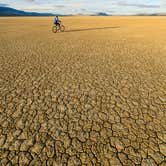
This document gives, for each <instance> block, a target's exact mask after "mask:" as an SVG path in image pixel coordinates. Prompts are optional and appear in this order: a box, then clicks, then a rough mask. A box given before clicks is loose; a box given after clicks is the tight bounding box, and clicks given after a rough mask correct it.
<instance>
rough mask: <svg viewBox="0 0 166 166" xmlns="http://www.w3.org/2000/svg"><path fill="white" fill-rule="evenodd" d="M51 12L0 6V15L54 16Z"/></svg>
mask: <svg viewBox="0 0 166 166" xmlns="http://www.w3.org/2000/svg"><path fill="white" fill-rule="evenodd" d="M54 15H55V14H52V13H37V12H25V11H22V10H17V9H14V8H10V7H3V6H0V16H54Z"/></svg>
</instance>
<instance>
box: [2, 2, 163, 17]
mask: <svg viewBox="0 0 166 166" xmlns="http://www.w3.org/2000/svg"><path fill="white" fill-rule="evenodd" d="M0 6H8V7H13V8H16V9H21V10H25V11H36V12H51V13H59V14H94V13H98V12H106V13H108V14H113V15H116V14H137V13H160V12H165V13H166V0H0Z"/></svg>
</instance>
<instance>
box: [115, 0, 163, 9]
mask: <svg viewBox="0 0 166 166" xmlns="http://www.w3.org/2000/svg"><path fill="white" fill-rule="evenodd" d="M117 5H119V6H128V7H137V8H160V7H161V5H159V4H143V3H142V4H138V3H127V2H121V1H120V2H118V3H117Z"/></svg>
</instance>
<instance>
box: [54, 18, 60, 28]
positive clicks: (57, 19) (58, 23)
mask: <svg viewBox="0 0 166 166" xmlns="http://www.w3.org/2000/svg"><path fill="white" fill-rule="evenodd" d="M60 23H61V21H60V20H59V17H58V16H56V17H55V18H54V24H55V25H56V26H59V27H60Z"/></svg>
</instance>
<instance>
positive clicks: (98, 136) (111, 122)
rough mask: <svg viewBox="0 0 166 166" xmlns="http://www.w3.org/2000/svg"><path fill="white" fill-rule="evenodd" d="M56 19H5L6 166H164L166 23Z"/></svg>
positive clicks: (2, 102)
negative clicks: (54, 23) (60, 26)
mask: <svg viewBox="0 0 166 166" xmlns="http://www.w3.org/2000/svg"><path fill="white" fill-rule="evenodd" d="M51 19H52V18H42V17H41V18H35V17H34V18H24V17H23V18H0V165H2V166H4V165H8V166H11V165H21V166H26V165H30V166H40V165H42V166H46V165H48V166H52V165H53V166H55V165H69V166H79V165H95V166H97V165H104V166H107V165H110V166H134V165H142V166H157V165H161V166H165V165H166V162H165V159H166V158H165V157H166V45H165V43H166V28H165V27H166V23H165V17H157V18H156V17H144V18H142V17H131V18H130V17H111V18H110V17H99V18H97V17H73V18H72V17H67V18H64V19H63V20H64V24H65V26H66V28H67V29H68V30H69V29H87V28H89V27H90V28H94V29H93V30H82V31H68V32H65V33H58V34H53V33H52V32H51ZM103 26H105V27H107V26H108V27H119V28H107V29H95V28H96V27H103Z"/></svg>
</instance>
